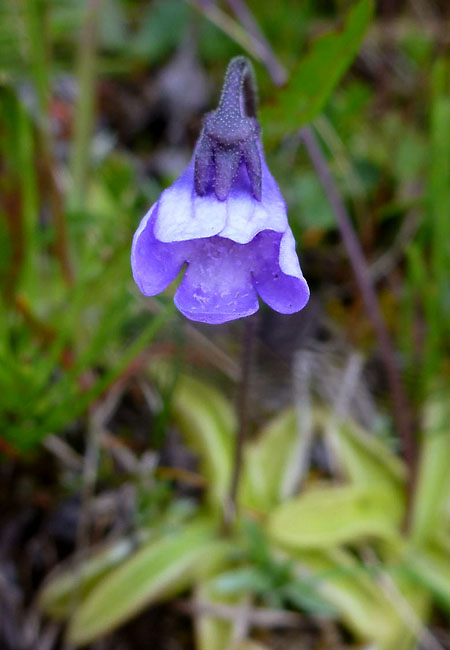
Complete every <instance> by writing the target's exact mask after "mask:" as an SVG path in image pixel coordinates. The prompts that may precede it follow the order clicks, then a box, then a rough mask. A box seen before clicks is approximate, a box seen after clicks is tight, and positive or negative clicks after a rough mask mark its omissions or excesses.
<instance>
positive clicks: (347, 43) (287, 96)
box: [261, 0, 374, 136]
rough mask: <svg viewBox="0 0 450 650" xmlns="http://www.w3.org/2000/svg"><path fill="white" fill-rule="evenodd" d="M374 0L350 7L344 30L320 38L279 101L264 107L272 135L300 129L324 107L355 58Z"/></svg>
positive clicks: (371, 13) (369, 18) (263, 111)
mask: <svg viewBox="0 0 450 650" xmlns="http://www.w3.org/2000/svg"><path fill="white" fill-rule="evenodd" d="M373 10H374V3H373V0H360V1H359V2H357V3H356V4H355V6H354V7H353V8H352V9H351V10H350V11H349V13H348V15H347V17H346V20H345V23H344V26H343V28H342V30H338V31H333V32H331V33H329V34H326V35H324V36H322V37H321V38H319V39H317V40H316V41H315V42H314V43H313V45H312V46H311V49H310V51H309V52H308V54H307V55H306V56H305V57H303V58H302V59H301V61H300V63H299V65H298V68H297V70H295V71H294V72H293V73H292V76H291V80H290V82H289V84H288V86H287V87H286V88H285V89H283V90H281V91H279V93H278V94H277V98H276V103H275V104H271V105H267V106H265V107H263V109H262V111H261V116H262V120H263V125H264V127H266V128H267V131H268V132H269V134H270V135H273V136H280V135H282V134H284V133H286V131H290V130H294V129H299V128H300V127H301V126H303V125H304V124H306V123H307V122H310V121H311V120H313V119H314V118H315V117H317V115H318V114H319V113H320V112H321V111H322V110H323V108H324V106H325V104H326V102H327V101H328V99H329V97H330V95H331V93H332V92H333V90H334V88H335V87H336V86H337V84H338V83H339V81H340V80H341V78H342V77H343V76H344V74H345V73H346V71H347V70H348V68H349V67H350V65H351V64H352V62H353V60H354V59H355V57H356V55H357V53H358V50H359V48H360V47H361V43H362V41H363V38H364V35H365V33H366V31H367V28H368V26H369V24H370V21H371V19H372V15H373Z"/></svg>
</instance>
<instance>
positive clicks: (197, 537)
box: [68, 520, 223, 645]
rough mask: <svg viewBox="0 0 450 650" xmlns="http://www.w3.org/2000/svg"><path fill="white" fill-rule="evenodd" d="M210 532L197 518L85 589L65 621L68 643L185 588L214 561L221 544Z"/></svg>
mask: <svg viewBox="0 0 450 650" xmlns="http://www.w3.org/2000/svg"><path fill="white" fill-rule="evenodd" d="M214 537H215V536H214V526H213V524H212V523H211V522H209V521H203V520H201V521H195V522H193V523H191V524H189V525H187V526H185V527H184V528H183V529H181V530H177V531H175V532H173V533H172V534H170V535H167V536H166V537H164V538H163V539H160V540H158V541H157V542H152V543H150V544H148V545H146V546H144V547H143V548H141V549H140V550H139V551H137V552H136V553H135V554H134V555H133V556H132V557H131V558H130V559H129V560H127V561H126V562H125V563H124V564H122V565H121V566H120V567H119V568H118V569H116V570H115V571H112V572H111V573H110V574H108V575H107V576H106V577H105V578H104V579H103V580H101V581H100V582H99V583H98V585H97V586H96V587H95V588H94V589H93V590H92V591H91V592H90V593H89V594H88V596H87V598H86V599H85V600H84V601H83V602H82V604H81V605H80V607H79V608H78V609H77V610H76V612H75V614H74V616H73V618H72V620H71V621H70V625H69V629H68V641H69V643H72V644H74V645H83V644H85V643H88V642H90V641H92V640H93V639H96V638H98V637H100V636H102V635H103V634H106V633H107V632H109V631H111V630H112V629H114V628H116V627H117V626H119V625H120V624H121V623H123V622H125V621H127V620H128V619H130V618H131V617H132V616H134V615H135V614H136V613H138V612H139V611H141V610H142V609H144V608H145V607H147V606H148V605H150V604H151V603H154V602H156V601H159V600H161V599H163V598H167V597H170V596H171V595H173V594H174V593H177V592H178V591H181V590H183V589H185V588H186V587H187V586H188V585H189V584H191V583H192V581H193V579H194V576H196V575H197V576H199V575H202V572H204V571H207V569H208V568H210V567H211V562H213V563H214V562H217V561H218V553H219V555H220V553H221V552H223V549H222V547H221V545H220V542H219V541H217V540H215V539H214Z"/></svg>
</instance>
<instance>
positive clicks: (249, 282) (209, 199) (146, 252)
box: [131, 57, 309, 324]
mask: <svg viewBox="0 0 450 650" xmlns="http://www.w3.org/2000/svg"><path fill="white" fill-rule="evenodd" d="M253 112H254V93H253V86H252V75H251V70H250V67H249V64H248V62H247V60H246V59H244V58H243V57H237V58H236V59H233V60H232V61H231V63H230V65H229V67H228V71H227V76H226V79H225V83H224V89H223V92H222V97H221V100H220V103H219V107H218V109H217V110H216V111H214V112H213V113H210V114H209V115H207V117H206V120H205V124H204V128H203V131H202V134H201V136H200V138H199V142H198V143H197V147H196V150H195V152H194V155H193V157H192V160H191V162H190V164H189V166H188V167H187V169H186V170H185V171H184V172H183V174H182V175H181V176H180V178H179V179H178V180H177V181H176V182H175V183H174V184H173V185H172V186H171V187H169V188H168V189H167V190H165V191H164V192H163V193H162V194H161V196H160V198H159V200H158V201H157V203H155V204H154V205H153V206H152V207H151V208H150V210H149V211H148V213H147V214H146V215H145V217H144V218H143V220H142V222H141V224H140V226H139V228H138V230H137V231H136V234H135V236H134V239H133V246H132V253H131V265H132V269H133V276H134V279H135V281H136V284H137V285H138V287H139V288H140V290H141V291H142V293H143V294H145V295H147V296H154V295H156V294H158V293H160V292H161V291H164V289H166V287H167V286H168V285H169V284H170V283H171V282H172V281H173V280H174V279H175V278H176V277H177V275H178V274H179V272H180V271H181V269H182V268H183V266H184V265H186V268H185V272H184V277H183V279H182V281H181V284H180V286H179V287H178V289H177V291H176V293H175V297H174V301H175V305H176V306H177V308H178V309H179V310H180V311H181V312H182V313H183V314H184V315H185V316H186V317H187V318H190V319H191V320H195V321H201V322H204V323H211V324H216V323H224V322H226V321H229V320H233V319H236V318H242V317H243V316H250V315H251V314H253V313H255V312H256V311H257V310H258V307H259V303H258V296H259V297H260V298H262V300H264V302H266V303H267V304H268V305H269V306H270V307H272V308H273V309H275V310H276V311H278V312H280V313H282V314H292V313H293V312H297V311H299V310H300V309H302V308H303V307H304V306H305V305H306V303H307V302H308V298H309V289H308V285H307V283H306V281H305V279H304V277H303V275H302V272H301V269H300V265H299V262H298V259H297V255H296V253H295V240H294V237H293V235H292V232H291V230H290V228H289V225H288V221H287V215H286V206H285V203H284V201H283V198H282V196H281V193H280V190H279V188H278V185H277V184H276V182H275V180H274V178H273V177H272V175H271V173H270V171H269V169H268V168H267V165H266V162H265V159H264V154H263V150H262V145H261V142H260V137H259V125H258V123H257V121H256V119H255V118H254V117H253V115H252V113H253Z"/></svg>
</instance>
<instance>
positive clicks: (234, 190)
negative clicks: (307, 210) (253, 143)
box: [155, 143, 288, 244]
mask: <svg viewBox="0 0 450 650" xmlns="http://www.w3.org/2000/svg"><path fill="white" fill-rule="evenodd" d="M258 151H259V155H260V158H261V172H262V179H261V201H257V200H256V199H255V198H254V196H253V194H252V188H251V185H250V180H249V176H248V172H247V168H246V165H245V163H244V162H241V164H240V167H239V171H238V174H237V177H236V179H235V181H234V182H233V185H232V187H231V191H230V194H229V195H228V198H227V199H226V200H225V201H218V200H217V197H216V195H215V193H214V189H213V187H212V184H211V185H210V187H209V188H208V191H207V193H206V194H205V195H204V196H199V195H198V194H197V193H196V192H195V189H194V159H195V154H194V156H193V158H192V160H191V162H190V163H189V165H188V167H187V168H186V169H185V170H184V172H183V173H182V174H181V176H180V178H179V179H178V180H176V181H175V183H174V184H173V185H171V187H169V188H168V189H167V190H165V191H164V192H163V193H162V194H161V197H160V199H159V211H158V217H157V220H156V223H155V236H156V238H157V239H159V241H161V242H175V241H187V240H189V239H200V238H204V237H213V236H214V235H217V234H220V236H221V237H226V238H227V239H231V240H233V241H235V242H237V243H239V244H247V243H248V242H250V241H251V240H252V239H253V238H254V237H255V235H257V234H258V233H259V232H261V231H263V230H274V231H275V232H284V231H285V230H286V228H287V225H288V223H287V215H286V206H285V203H284V201H283V197H282V196H281V192H280V190H279V188H278V185H277V183H276V182H275V179H274V178H273V176H272V174H271V173H270V171H269V169H268V167H267V164H266V161H265V159H264V153H263V150H262V145H261V143H259V145H258Z"/></svg>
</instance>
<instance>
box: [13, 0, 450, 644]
mask: <svg viewBox="0 0 450 650" xmlns="http://www.w3.org/2000/svg"><path fill="white" fill-rule="evenodd" d="M449 28H450V7H449V6H448V3H447V2H445V1H444V0H441V1H438V0H429V1H428V0H409V1H407V0H379V1H378V2H376V3H375V2H371V0H358V1H352V0H316V1H314V0H279V2H277V3H274V2H273V1H272V0H248V2H247V3H244V2H242V0H239V1H237V0H229V1H227V2H226V1H222V2H219V1H217V2H213V0H192V1H190V2H187V1H184V0H3V1H2V3H1V4H0V250H1V255H0V309H1V317H0V486H1V489H0V647H1V648H2V649H4V650H31V649H33V650H52V649H57V648H65V649H68V648H73V647H77V646H80V645H85V646H86V647H89V648H92V649H95V650H112V649H116V650H119V649H120V650H128V648H133V649H134V650H138V649H139V648H148V647H154V648H157V649H158V650H159V649H160V650H176V649H181V648H182V649H185V648H189V649H191V648H195V649H198V650H233V649H234V650H238V649H239V648H240V649H241V650H244V649H247V650H252V649H253V650H258V649H259V650H263V649H266V650H267V649H268V648H269V649H270V648H271V649H272V650H277V649H278V648H283V649H286V650H290V649H291V648H292V649H293V648H296V649H310V648H311V649H313V648H315V649H316V648H324V649H326V650H328V649H331V648H346V647H367V648H369V647H370V648H376V649H379V650H403V649H404V650H408V649H412V648H418V647H420V648H424V649H426V650H439V649H442V648H450V627H449V624H448V618H447V616H448V613H449V612H450V435H449V434H450V429H449V426H450V424H449V423H450V418H449V416H450V409H449V398H450V363H449V354H448V353H449V332H450V250H449V247H450V49H449V34H450V31H449ZM236 54H246V55H247V56H249V57H250V58H251V59H252V61H253V62H254V64H255V68H256V75H257V79H258V85H259V90H260V116H261V122H262V126H263V140H264V144H265V147H266V152H267V159H268V163H269V166H270V168H271V170H272V172H273V174H274V176H275V178H276V180H277V181H278V183H279V185H280V187H281V190H282V192H283V195H284V196H285V199H286V202H287V205H288V209H289V218H290V223H291V226H292V229H293V232H294V234H295V236H296V239H297V250H298V252H299V256H300V259H301V262H302V267H303V271H304V273H305V276H306V278H307V279H308V281H309V283H310V287H311V293H312V297H311V300H310V303H309V305H308V306H307V308H305V309H304V310H303V311H302V312H300V313H299V314H296V315H293V316H282V315H279V314H276V313H274V312H272V311H270V310H269V309H268V308H267V307H265V306H264V305H261V310H260V313H259V318H258V322H257V345H256V353H255V358H254V368H253V374H252V384H251V394H250V397H251V399H250V406H249V413H248V417H249V422H250V434H251V435H250V438H249V440H248V442H247V443H246V446H245V450H244V467H243V475H242V480H241V484H240V488H239V494H238V504H239V515H238V517H237V519H236V521H235V522H234V525H233V527H232V529H231V530H228V533H227V534H224V532H223V527H222V524H221V520H222V517H223V510H224V507H225V504H226V499H227V494H228V490H229V484H230V480H231V474H232V471H233V463H234V460H233V446H234V440H235V435H236V430H237V427H238V424H237V422H236V415H235V409H234V401H235V396H236V392H237V390H238V382H239V375H240V371H239V368H240V360H239V357H240V345H239V341H240V338H241V327H242V323H241V322H240V321H237V322H234V323H231V324H226V325H223V326H201V325H198V324H195V326H194V325H193V324H191V323H189V322H187V321H186V320H184V319H183V317H182V316H181V315H180V314H178V313H177V312H176V310H175V309H174V307H173V304H172V294H173V289H169V290H168V291H167V292H166V293H165V294H163V295H161V296H159V297H158V298H155V299H145V298H143V297H142V296H141V295H140V294H139V292H138V290H137V289H136V287H135V286H134V284H133V281H132V278H131V272H130V266H129V254H130V245H131V239H132V236H133V233H134V230H135V229H136V227H137V225H138V223H139V221H140V219H141V218H142V216H143V215H144V213H145V212H146V211H147V209H148V207H149V206H150V204H152V203H153V202H154V201H156V200H157V198H158V196H159V194H160V192H161V191H162V189H164V188H165V187H167V186H168V185H169V184H170V183H171V182H172V181H173V180H174V179H175V178H176V177H177V175H178V174H179V173H180V172H181V171H182V170H183V169H184V167H185V165H186V164H187V162H188V160H189V158H190V155H191V152H192V149H193V146H194V144H195V141H196V138H197V136H198V134H199V131H200V128H201V119H202V115H203V113H204V112H205V111H206V110H210V109H211V108H212V107H214V106H215V102H216V99H217V96H218V93H219V90H220V84H221V80H222V77H223V74H224V71H225V68H226V65H227V63H228V60H229V59H230V57H232V56H234V55H236ZM307 125H308V129H309V131H308V133H309V134H310V135H311V136H312V137H313V138H314V142H315V143H316V145H318V146H319V147H320V150H321V151H322V152H323V155H324V156H325V159H326V162H325V165H326V168H327V169H328V171H330V172H331V174H332V178H333V179H334V182H335V184H336V188H337V190H338V195H339V196H340V197H341V200H342V201H343V203H344V206H345V208H346V210H347V211H348V215H349V216H350V219H351V224H352V226H353V228H354V230H355V232H356V233H357V237H358V240H359V242H360V246H361V248H362V251H363V252H364V256H365V262H364V266H363V270H364V273H363V276H364V278H365V282H366V285H367V283H368V284H369V286H372V287H373V288H374V289H375V290H376V295H377V299H378V302H379V308H380V310H381V314H382V317H383V321H382V326H383V323H384V329H385V331H386V332H388V336H389V337H390V338H391V340H392V344H391V346H388V352H389V351H390V353H391V358H390V361H389V359H388V361H389V363H390V364H391V365H392V366H393V367H394V370H396V373H397V380H398V381H399V383H400V392H401V393H402V394H403V393H404V396H406V400H405V401H404V403H403V408H404V412H401V413H399V412H398V411H399V402H398V401H397V402H396V400H395V399H394V400H393V399H392V397H393V396H392V390H391V388H392V386H391V384H389V382H388V381H387V379H386V377H387V374H386V355H385V354H383V350H382V349H380V337H379V335H378V336H377V335H376V332H377V328H376V323H374V320H373V314H371V313H370V310H369V311H368V310H367V309H366V306H365V302H364V300H363V296H362V293H361V274H359V275H358V273H357V274H356V276H355V274H354V273H353V264H354V258H352V256H350V257H349V256H348V249H347V247H346V246H345V245H343V240H342V234H343V233H342V228H340V227H338V224H337V221H336V214H335V209H333V207H332V204H330V194H329V192H328V195H327V193H326V192H324V189H323V186H322V181H323V178H320V177H319V176H318V175H317V174H316V169H315V167H314V165H313V164H312V161H311V160H310V158H309V156H308V153H307V151H306V149H305V147H304V146H303V142H302V139H301V138H300V137H299V129H301V128H302V127H306V126H307ZM339 196H338V198H339ZM334 208H335V206H334ZM344 243H345V242H344ZM363 284H364V282H363ZM374 324H375V327H374ZM378 334H379V332H378ZM391 348H392V350H391ZM388 356H389V354H388ZM389 363H388V364H387V365H389ZM401 410H402V409H401V408H400V411H401ZM399 416H400V420H401V419H402V416H403V421H404V422H405V421H406V422H407V425H406V438H405V432H404V431H403V432H402V431H400V430H399V426H398V422H399ZM405 442H406V443H407V444H406V445H405ZM408 444H409V448H408Z"/></svg>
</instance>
